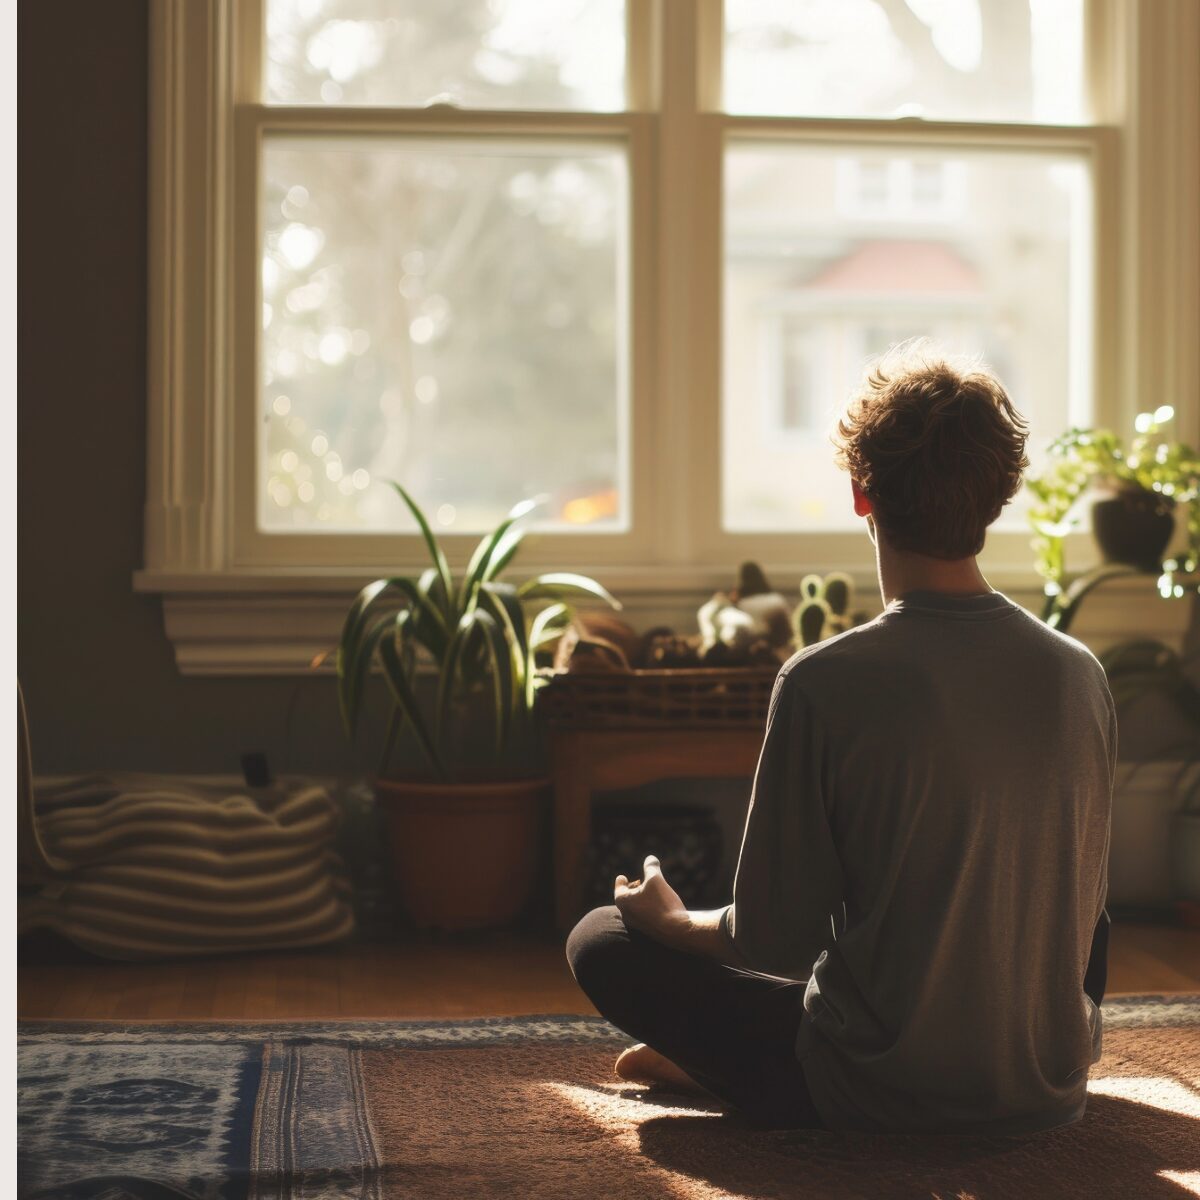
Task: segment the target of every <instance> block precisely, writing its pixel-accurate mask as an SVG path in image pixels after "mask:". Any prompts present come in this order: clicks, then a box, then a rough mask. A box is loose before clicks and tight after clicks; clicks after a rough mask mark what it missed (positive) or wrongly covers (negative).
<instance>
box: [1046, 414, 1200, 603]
mask: <svg viewBox="0 0 1200 1200" xmlns="http://www.w3.org/2000/svg"><path fill="white" fill-rule="evenodd" d="M1173 416H1174V410H1173V409H1172V408H1171V407H1170V406H1169V405H1162V406H1160V407H1159V408H1157V409H1156V410H1155V411H1154V412H1153V413H1139V414H1138V416H1137V419H1136V421H1135V423H1134V427H1135V431H1136V436H1135V437H1134V439H1133V440H1132V441H1131V442H1130V444H1129V447H1128V449H1126V448H1125V446H1124V444H1123V443H1122V440H1121V439H1120V438H1119V437H1118V436H1117V435H1116V434H1115V433H1113V432H1112V431H1111V430H1108V429H1079V428H1075V429H1070V430H1068V431H1067V432H1066V433H1064V434H1063V435H1062V436H1061V437H1059V438H1057V439H1056V440H1055V441H1054V442H1052V443H1051V445H1050V461H1049V463H1048V464H1047V466H1046V469H1045V470H1044V471H1043V472H1042V473H1041V474H1040V475H1036V476H1030V477H1029V478H1027V479H1026V486H1027V487H1028V488H1029V490H1030V491H1031V492H1032V493H1033V496H1034V502H1033V503H1032V504H1031V505H1030V509H1029V519H1030V522H1031V523H1032V525H1033V529H1034V532H1035V534H1036V536H1035V538H1034V541H1033V548H1034V551H1035V554H1036V567H1037V571H1038V574H1040V575H1041V576H1042V578H1043V579H1044V580H1045V581H1046V582H1045V590H1046V595H1047V596H1048V597H1049V598H1050V601H1051V606H1052V604H1053V601H1054V599H1055V597H1057V596H1058V595H1059V593H1060V592H1061V591H1062V588H1063V577H1064V575H1065V573H1066V564H1065V561H1064V539H1065V537H1066V535H1067V534H1068V533H1069V532H1070V531H1071V529H1072V528H1073V527H1074V525H1075V523H1076V521H1075V512H1076V510H1077V506H1078V504H1079V502H1080V501H1081V499H1082V497H1083V496H1084V494H1085V493H1086V492H1089V491H1090V492H1093V493H1098V498H1097V499H1096V500H1095V502H1094V503H1093V505H1092V531H1093V533H1094V535H1095V538H1096V543H1097V545H1098V546H1099V548H1100V552H1101V555H1102V557H1103V558H1104V561H1105V563H1106V564H1114V565H1125V566H1127V567H1132V568H1134V569H1135V570H1140V571H1148V572H1154V573H1159V572H1160V571H1161V579H1160V590H1163V592H1164V594H1166V595H1182V594H1183V591H1184V585H1183V584H1182V583H1181V582H1179V576H1184V575H1194V574H1195V573H1196V571H1197V569H1198V566H1200V500H1198V497H1200V456H1198V455H1197V454H1196V452H1195V451H1194V450H1193V449H1192V448H1191V447H1189V446H1187V445H1184V444H1183V443H1182V442H1172V441H1169V440H1167V439H1166V438H1165V437H1164V436H1163V435H1162V432H1161V430H1162V427H1163V426H1164V425H1166V424H1168V423H1169V422H1170V421H1171V419H1172V418H1173ZM1179 505H1184V506H1185V512H1186V525H1187V533H1188V545H1187V550H1186V552H1185V554H1184V556H1183V558H1182V559H1170V560H1168V561H1167V562H1165V563H1164V562H1163V554H1164V553H1165V551H1166V549H1167V546H1168V544H1169V543H1170V541H1171V537H1172V534H1173V533H1174V530H1175V522H1176V512H1177V506H1179Z"/></svg>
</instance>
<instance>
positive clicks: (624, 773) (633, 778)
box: [550, 724, 763, 930]
mask: <svg viewBox="0 0 1200 1200" xmlns="http://www.w3.org/2000/svg"><path fill="white" fill-rule="evenodd" d="M550 737H551V742H550V758H551V773H552V777H553V781H554V873H555V874H554V919H555V924H556V926H557V928H559V929H560V930H566V929H569V928H570V926H571V925H572V924H573V923H574V922H575V921H576V920H577V919H578V918H579V917H580V916H582V915H583V914H582V908H583V895H584V888H585V884H586V880H585V878H584V865H585V856H586V853H587V844H588V837H589V835H590V833H591V822H592V794H593V793H594V792H597V791H603V790H606V789H610V790H615V789H618V788H627V787H638V786H639V785H641V784H646V783H654V782H656V781H657V780H660V779H673V778H674V779H678V778H685V777H689V776H691V777H706V778H749V777H750V776H752V775H753V774H754V771H755V768H756V767H757V765H758V754H759V750H760V748H761V746H762V739H763V729H762V727H761V726H755V725H744V726H741V727H735V728H724V729H721V728H712V727H707V728H706V727H704V726H696V725H686V724H681V725H670V724H663V725H662V726H659V727H657V728H654V729H628V730H626V729H589V728H586V727H584V728H572V727H570V726H567V727H560V728H557V729H552V730H551V735H550ZM650 849H651V848H650V847H647V852H649V850H650Z"/></svg>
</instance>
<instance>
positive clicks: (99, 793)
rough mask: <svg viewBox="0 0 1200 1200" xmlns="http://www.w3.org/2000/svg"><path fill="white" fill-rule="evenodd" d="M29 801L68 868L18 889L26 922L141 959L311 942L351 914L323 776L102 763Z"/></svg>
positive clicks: (346, 924) (54, 855)
mask: <svg viewBox="0 0 1200 1200" xmlns="http://www.w3.org/2000/svg"><path fill="white" fill-rule="evenodd" d="M36 812H37V823H38V831H39V833H40V835H41V839H42V841H43V842H44V844H45V848H46V851H47V852H48V854H49V857H50V859H51V860H52V861H54V862H55V863H57V864H60V866H61V865H65V866H66V868H67V869H66V870H65V871H60V873H59V876H58V877H57V878H55V879H52V880H50V881H48V882H46V883H45V884H44V885H43V886H42V887H41V888H40V889H39V891H38V892H37V893H36V894H35V895H33V896H31V897H25V898H23V899H22V902H21V906H20V927H21V929H22V931H25V930H31V929H35V928H43V929H50V930H53V931H54V932H56V933H58V934H60V935H62V936H63V937H66V938H68V939H69V940H71V941H72V942H74V943H75V944H76V945H79V946H81V947H83V948H84V949H86V950H90V951H92V952H93V953H95V954H100V955H103V956H105V957H108V958H119V959H148V958H161V957H174V956H178V955H196V954H216V953H223V952H229V951H234V950H251V949H260V948H267V947H287V946H314V945H320V944H322V943H325V942H331V941H335V940H337V939H340V938H343V937H346V936H347V935H348V934H349V933H351V932H352V930H353V928H354V917H353V910H352V906H351V899H350V888H349V885H348V883H347V881H346V878H345V874H344V870H343V869H342V865H341V862H340V860H339V859H338V857H337V855H336V854H334V852H333V850H332V841H333V834H334V829H335V826H336V823H337V810H336V807H335V805H334V802H333V800H332V799H331V798H330V796H329V793H328V792H327V791H326V790H325V789H324V788H320V787H312V786H304V787H287V786H284V785H282V784H273V785H271V786H270V787H266V788H243V789H241V790H237V791H234V790H230V789H222V788H215V787H211V786H207V785H203V784H196V783H192V782H182V781H180V780H179V779H173V778H171V777H169V776H146V775H141V776H136V775H129V776H108V777H105V778H89V779H81V780H75V781H73V782H71V783H68V784H63V785H59V786H55V787H50V788H45V789H39V791H38V795H37V803H36Z"/></svg>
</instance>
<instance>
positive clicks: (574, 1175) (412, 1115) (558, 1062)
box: [18, 997, 1200, 1200]
mask: <svg viewBox="0 0 1200 1200" xmlns="http://www.w3.org/2000/svg"><path fill="white" fill-rule="evenodd" d="M1105 1022H1106V1029H1105V1054H1104V1058H1103V1059H1102V1060H1101V1062H1100V1063H1099V1064H1098V1066H1097V1067H1095V1068H1094V1069H1093V1074H1092V1082H1091V1085H1090V1089H1089V1090H1090V1098H1089V1102H1088V1111H1087V1115H1086V1116H1085V1117H1084V1119H1083V1120H1082V1121H1081V1122H1079V1123H1078V1124H1076V1125H1073V1126H1070V1127H1067V1128H1064V1129H1059V1130H1052V1131H1050V1132H1048V1133H1043V1134H1038V1135H1035V1136H1033V1137H1028V1138H963V1137H924V1136H923V1137H899V1136H880V1135H864V1134H853V1135H851V1134H837V1133H828V1132H824V1131H785V1132H779V1131H772V1132H764V1131H759V1130H753V1129H750V1128H748V1127H747V1126H746V1125H745V1124H744V1123H743V1122H742V1121H741V1120H740V1119H739V1118H737V1117H736V1116H733V1115H729V1114H726V1113H722V1112H721V1111H720V1110H719V1109H718V1108H717V1107H716V1106H715V1105H706V1104H704V1103H702V1102H701V1101H699V1100H697V1099H696V1098H695V1097H685V1096H674V1095H670V1094H668V1093H666V1092H652V1091H646V1090H644V1089H640V1088H638V1087H637V1086H635V1085H632V1084H626V1083H621V1082H619V1081H617V1080H615V1079H614V1078H613V1076H612V1069H611V1068H612V1061H613V1058H614V1054H615V1051H616V1050H617V1048H618V1047H619V1046H621V1045H622V1044H624V1043H625V1042H626V1041H627V1039H626V1038H625V1037H624V1036H623V1035H621V1034H620V1033H618V1032H617V1031H616V1030H614V1029H613V1028H612V1027H611V1026H609V1025H607V1024H605V1023H604V1022H603V1021H601V1020H599V1019H598V1018H587V1017H521V1018H496V1019H488V1020H482V1021H459V1022H394V1023H393V1022H370V1023H355V1022H347V1023H336V1024H326V1025H321V1024H307V1023H306V1024H280V1025H190V1026H178V1025H176V1026H162V1025H159V1026H137V1027H120V1026H113V1025H98V1024H91V1025H79V1024H68V1023H54V1024H41V1025H24V1026H22V1027H21V1033H20V1058H19V1063H20V1081H19V1082H20V1090H19V1110H18V1129H19V1133H18V1144H19V1194H20V1195H21V1196H22V1197H26V1198H33V1197H37V1198H39V1200H126V1198H130V1200H180V1198H183V1197H188V1198H194V1200H210V1198H211V1200H226V1198H227V1200H242V1198H245V1200H266V1198H267V1197H271V1198H272V1200H290V1198H296V1200H300V1198H301V1197H304V1198H306V1200H325V1198H330V1200H332V1198H335V1197H336V1198H338V1200H343V1198H345V1200H351V1198H353V1200H399V1198H402V1197H403V1198H407V1197H414V1198H415V1197H421V1198H422V1200H425V1198H428V1200H442V1198H448V1197H455V1198H458V1197H476V1196H510V1195H511V1196H517V1195H519V1196H521V1197H523V1198H528V1200H540V1198H543V1197H544V1198H547V1200H549V1198H558V1197H563V1198H566V1197H584V1196H607V1195H619V1196H622V1197H628V1196H638V1197H641V1196H645V1197H649V1196H662V1197H670V1198H673V1200H715V1198H717V1197H746V1198H753V1200H757V1198H760V1197H761V1198H767V1197H839V1198H841V1197H945V1198H947V1200H949V1198H950V1197H955V1198H962V1200H966V1198H968V1197H975V1198H977V1200H986V1198H991V1197H1003V1198H1005V1200H1007V1198H1009V1197H1043V1196H1044V1197H1074V1196H1079V1197H1084V1196H1086V1197H1089V1198H1094V1197H1107V1196H1112V1197H1118V1196H1120V1197H1139V1198H1142V1197H1145V1198H1147V1200H1151V1198H1154V1197H1164V1198H1165V1197H1181V1196H1187V1195H1200V997H1173V998H1153V997H1147V998H1133V999H1119V1000H1114V1001H1110V1002H1109V1003H1107V1004H1106V1005H1105Z"/></svg>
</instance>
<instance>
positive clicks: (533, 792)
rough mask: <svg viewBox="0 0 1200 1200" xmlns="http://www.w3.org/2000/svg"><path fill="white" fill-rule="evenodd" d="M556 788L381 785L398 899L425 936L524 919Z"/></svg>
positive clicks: (544, 866) (542, 866)
mask: <svg viewBox="0 0 1200 1200" xmlns="http://www.w3.org/2000/svg"><path fill="white" fill-rule="evenodd" d="M549 793H550V785H549V783H548V782H547V781H546V780H542V779H518V780H507V781H504V782H493V783H474V782H471V783H424V782H414V783H398V782H393V781H385V780H379V781H377V782H376V784H375V795H376V797H377V798H378V801H379V805H380V808H381V809H382V810H383V811H384V813H385V814H386V816H387V825H388V836H389V840H390V842H391V850H392V859H393V862H394V863H395V869H396V879H395V883H396V891H397V894H398V897H399V900H400V903H401V905H402V906H403V908H404V910H405V912H406V913H407V914H408V916H409V917H410V918H411V919H412V921H413V923H414V924H415V925H416V926H417V927H418V928H420V929H443V930H466V929H491V928H495V927H496V926H499V925H507V924H509V923H510V922H512V921H514V920H515V919H516V918H517V917H519V916H520V915H521V913H522V912H523V911H524V909H525V908H526V906H527V905H528V903H529V900H530V897H531V896H532V894H533V890H534V885H535V884H536V882H537V878H538V872H539V871H546V870H549V869H550V864H549V863H547V862H544V861H539V854H540V852H541V848H542V842H541V836H540V835H541V831H542V819H543V814H544V813H545V811H546V807H547V801H548V797H549Z"/></svg>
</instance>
